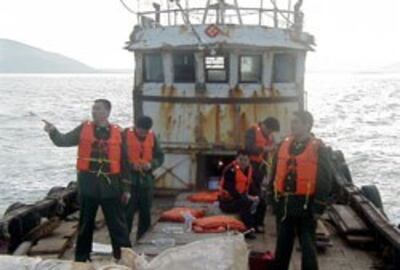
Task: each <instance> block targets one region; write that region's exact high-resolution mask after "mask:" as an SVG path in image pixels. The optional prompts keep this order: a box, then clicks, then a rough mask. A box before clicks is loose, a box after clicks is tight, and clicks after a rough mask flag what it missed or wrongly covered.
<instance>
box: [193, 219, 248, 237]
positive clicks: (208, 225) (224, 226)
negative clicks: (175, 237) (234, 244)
mask: <svg viewBox="0 0 400 270" xmlns="http://www.w3.org/2000/svg"><path fill="white" fill-rule="evenodd" d="M245 230H246V226H245V225H244V223H243V222H242V221H240V220H237V219H236V218H233V217H229V216H225V215H219V216H211V217H202V218H197V219H195V220H194V221H193V231H194V232H196V233H221V232H226V231H239V232H244V231H245Z"/></svg>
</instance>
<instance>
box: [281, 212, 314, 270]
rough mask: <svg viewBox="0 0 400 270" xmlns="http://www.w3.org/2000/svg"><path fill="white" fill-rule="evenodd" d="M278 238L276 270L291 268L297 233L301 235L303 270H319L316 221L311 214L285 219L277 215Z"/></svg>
mask: <svg viewBox="0 0 400 270" xmlns="http://www.w3.org/2000/svg"><path fill="white" fill-rule="evenodd" d="M277 222H278V223H279V224H278V226H277V227H278V238H277V242H276V250H275V263H274V269H275V270H287V269H288V268H289V263H290V258H291V255H292V250H293V245H294V240H295V236H296V234H297V235H298V237H299V242H300V246H301V249H302V260H301V269H302V270H317V269H318V262H317V251H316V247H315V229H316V222H315V220H314V219H313V217H312V216H311V214H310V215H307V216H298V217H290V216H287V217H285V218H284V219H283V220H282V219H281V218H280V217H277Z"/></svg>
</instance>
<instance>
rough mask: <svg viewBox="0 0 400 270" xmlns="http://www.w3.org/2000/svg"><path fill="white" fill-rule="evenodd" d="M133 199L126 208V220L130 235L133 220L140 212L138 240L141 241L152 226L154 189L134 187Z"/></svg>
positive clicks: (132, 191) (150, 187)
mask: <svg viewBox="0 0 400 270" xmlns="http://www.w3.org/2000/svg"><path fill="white" fill-rule="evenodd" d="M131 196H132V197H131V199H130V200H129V202H128V204H127V206H126V208H125V213H126V219H127V224H128V231H129V233H130V232H131V230H132V226H133V219H134V217H135V214H136V212H139V220H138V229H137V232H136V239H140V238H141V237H142V236H143V235H144V234H145V232H147V230H148V229H149V228H150V226H151V205H152V201H153V187H152V186H150V185H149V186H146V187H137V186H135V185H133V186H132V190H131Z"/></svg>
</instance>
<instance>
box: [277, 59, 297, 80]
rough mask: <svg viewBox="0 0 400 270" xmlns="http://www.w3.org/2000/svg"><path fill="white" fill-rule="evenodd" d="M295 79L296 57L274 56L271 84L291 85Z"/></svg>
mask: <svg viewBox="0 0 400 270" xmlns="http://www.w3.org/2000/svg"><path fill="white" fill-rule="evenodd" d="M295 78H296V56H295V55H293V54H290V53H277V54H275V55H274V69H273V82H275V83H292V82H294V81H295Z"/></svg>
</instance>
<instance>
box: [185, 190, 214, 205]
mask: <svg viewBox="0 0 400 270" xmlns="http://www.w3.org/2000/svg"><path fill="white" fill-rule="evenodd" d="M218 195H219V191H200V192H197V193H194V194H191V195H189V196H187V199H188V200H189V201H191V202H198V203H214V202H216V201H218Z"/></svg>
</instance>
